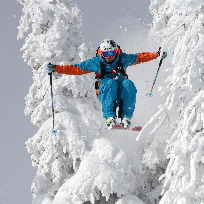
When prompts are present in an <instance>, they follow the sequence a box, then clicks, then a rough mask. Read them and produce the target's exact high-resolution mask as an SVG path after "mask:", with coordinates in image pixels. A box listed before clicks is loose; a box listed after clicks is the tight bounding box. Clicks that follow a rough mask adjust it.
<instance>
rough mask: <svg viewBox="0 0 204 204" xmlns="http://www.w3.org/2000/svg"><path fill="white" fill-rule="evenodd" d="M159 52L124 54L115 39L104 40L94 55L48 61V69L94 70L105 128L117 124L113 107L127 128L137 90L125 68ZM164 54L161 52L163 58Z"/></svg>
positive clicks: (71, 72)
mask: <svg viewBox="0 0 204 204" xmlns="http://www.w3.org/2000/svg"><path fill="white" fill-rule="evenodd" d="M159 55H160V52H156V53H151V52H142V53H139V54H126V53H123V52H122V50H121V49H120V47H119V46H118V45H117V44H116V43H115V41H114V40H111V39H105V40H103V41H102V42H101V44H100V47H99V48H98V50H97V56H96V57H93V58H92V59H88V60H85V61H83V62H81V63H80V64H72V65H64V66H60V65H53V64H48V65H47V70H48V71H49V72H57V73H60V74H68V75H82V74H87V73H90V72H95V73H96V79H97V81H96V84H95V88H96V90H97V91H96V94H97V96H98V99H99V101H100V102H101V104H102V111H103V117H104V118H106V124H107V126H108V129H111V128H112V127H113V126H114V125H115V124H116V108H117V107H119V111H118V118H121V124H122V126H123V128H124V129H129V126H130V124H131V118H132V117H133V112H134V109H135V103H136V93H137V89H136V87H135V85H134V83H133V82H132V81H131V80H129V79H128V76H127V74H126V69H127V67H129V66H132V65H136V64H140V63H141V62H148V61H150V60H153V59H156V58H157V57H158V56H159ZM166 56H167V53H166V52H164V53H163V55H162V59H165V58H166Z"/></svg>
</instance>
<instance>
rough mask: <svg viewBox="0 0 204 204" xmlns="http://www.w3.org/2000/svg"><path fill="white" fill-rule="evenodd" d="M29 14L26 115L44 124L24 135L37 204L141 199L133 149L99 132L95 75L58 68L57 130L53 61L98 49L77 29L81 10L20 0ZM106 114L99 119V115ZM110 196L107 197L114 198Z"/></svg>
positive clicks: (24, 20)
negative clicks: (30, 77) (34, 170)
mask: <svg viewBox="0 0 204 204" xmlns="http://www.w3.org/2000/svg"><path fill="white" fill-rule="evenodd" d="M19 2H20V3H21V4H22V5H23V15H22V17H21V20H20V25H19V27H18V30H19V33H18V39H21V38H23V37H24V34H25V33H26V32H30V33H29V34H28V36H27V37H26V38H25V44H24V45H23V47H22V49H21V50H22V51H24V53H23V58H24V60H25V62H27V64H28V66H29V67H31V68H32V70H33V84H32V86H31V87H30V90H29V94H28V95H27V96H26V98H25V99H26V108H25V114H26V115H30V114H31V123H32V124H33V125H37V126H38V127H39V131H38V132H37V133H36V134H35V135H34V136H33V137H32V138H30V139H28V141H27V142H26V148H27V150H28V153H30V154H31V160H32V165H33V166H37V167H38V171H37V173H36V176H35V178H34V181H33V184H32V187H31V190H32V194H33V204H45V203H46V204H51V203H52V204H55V203H57V204H59V203H63V204H72V203H73V204H74V203H87V204H88V203H101V204H102V203H110V204H113V203H115V202H116V198H119V197H121V196H123V197H122V198H121V199H119V200H118V203H119V204H120V203H123V202H125V201H127V200H130V201H131V202H134V201H137V202H138V203H140V204H142V201H140V200H139V198H137V197H136V196H134V195H132V196H130V194H131V193H132V192H133V191H134V190H135V189H134V186H135V176H134V172H133V165H132V162H131V160H130V158H129V157H128V156H127V154H126V153H125V152H124V151H122V150H121V149H120V148H119V147H117V146H116V145H115V144H113V143H112V142H110V141H109V140H107V139H104V138H100V137H101V128H102V127H101V119H102V113H101V110H100V109H101V107H100V105H99V104H98V103H99V102H98V100H97V97H96V96H95V90H94V86H93V84H94V74H87V75H82V76H68V75H60V74H57V73H53V95H54V109H55V127H54V128H55V129H56V130H57V134H52V133H51V130H52V111H51V110H52V109H51V107H52V106H51V96H50V81H49V80H50V79H49V76H48V73H47V70H46V66H47V63H49V62H50V63H53V64H60V65H65V64H68V65H69V64H75V63H80V62H81V61H84V60H86V59H89V58H92V57H94V56H95V52H96V51H95V49H94V48H93V46H92V45H91V44H90V43H89V42H87V41H86V40H85V39H84V38H83V37H82V35H81V33H79V32H77V31H73V28H79V27H80V26H81V21H82V19H81V12H80V10H79V9H78V8H77V6H76V5H75V4H74V3H72V0H46V1H41V0H24V1H23V0H19ZM100 118H101V119H100ZM108 200H109V201H108Z"/></svg>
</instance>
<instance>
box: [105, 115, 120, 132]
mask: <svg viewBox="0 0 204 204" xmlns="http://www.w3.org/2000/svg"><path fill="white" fill-rule="evenodd" d="M115 124H117V121H116V117H106V125H107V126H108V130H110V129H111V128H112V127H113V126H114V125H115Z"/></svg>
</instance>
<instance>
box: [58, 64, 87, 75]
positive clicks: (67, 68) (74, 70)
mask: <svg viewBox="0 0 204 204" xmlns="http://www.w3.org/2000/svg"><path fill="white" fill-rule="evenodd" d="M54 72H57V73H59V74H67V75H82V74H88V73H91V72H90V71H83V70H82V69H80V68H79V67H78V66H72V64H71V65H62V66H60V65H56V66H55V71H54Z"/></svg>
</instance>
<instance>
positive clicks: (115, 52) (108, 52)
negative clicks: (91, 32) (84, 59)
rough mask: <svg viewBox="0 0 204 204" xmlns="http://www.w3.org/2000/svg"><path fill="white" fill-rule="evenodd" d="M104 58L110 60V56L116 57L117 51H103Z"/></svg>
mask: <svg viewBox="0 0 204 204" xmlns="http://www.w3.org/2000/svg"><path fill="white" fill-rule="evenodd" d="M101 54H102V56H103V57H105V58H108V57H109V56H111V57H114V56H115V55H116V54H117V50H110V51H101Z"/></svg>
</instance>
